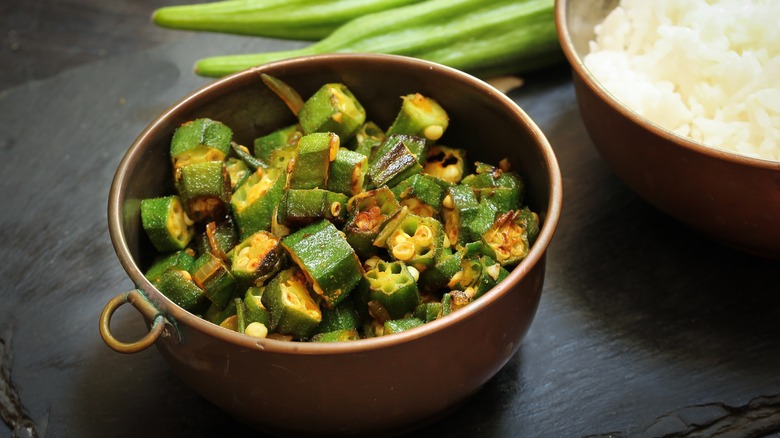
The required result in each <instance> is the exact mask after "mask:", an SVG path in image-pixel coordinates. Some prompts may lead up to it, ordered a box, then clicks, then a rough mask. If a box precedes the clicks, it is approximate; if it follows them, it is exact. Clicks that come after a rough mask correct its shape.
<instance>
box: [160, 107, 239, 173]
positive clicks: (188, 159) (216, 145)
mask: <svg viewBox="0 0 780 438" xmlns="http://www.w3.org/2000/svg"><path fill="white" fill-rule="evenodd" d="M232 137H233V131H232V130H231V129H230V128H229V127H228V126H227V125H225V124H223V123H222V122H218V121H216V120H211V119H208V118H201V119H196V120H192V121H190V122H187V123H184V124H183V125H181V126H180V127H178V128H177V129H176V131H175V132H174V133H173V139H171V149H170V154H171V161H172V163H173V169H174V173H175V171H176V170H177V169H180V168H182V167H185V166H189V165H190V164H197V163H205V162H208V161H224V160H225V158H226V157H227V155H228V153H229V152H230V141H231V139H232Z"/></svg>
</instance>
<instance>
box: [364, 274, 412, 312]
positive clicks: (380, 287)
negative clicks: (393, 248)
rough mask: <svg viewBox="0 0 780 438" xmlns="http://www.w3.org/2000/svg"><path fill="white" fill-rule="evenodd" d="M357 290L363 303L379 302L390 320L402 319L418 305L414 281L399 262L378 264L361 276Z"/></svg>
mask: <svg viewBox="0 0 780 438" xmlns="http://www.w3.org/2000/svg"><path fill="white" fill-rule="evenodd" d="M358 290H359V293H360V295H361V296H362V299H363V300H364V302H366V303H368V302H371V301H377V302H379V303H380V304H381V305H382V306H383V307H384V308H385V309H386V310H387V312H388V314H389V315H390V319H400V318H403V317H404V316H405V315H406V314H407V313H410V312H412V311H414V308H415V307H417V305H418V304H420V293H419V291H418V289H417V282H416V279H415V278H414V277H413V276H412V274H411V273H410V272H409V269H407V266H406V264H404V262H401V261H393V262H384V261H383V262H379V263H378V264H377V265H376V266H375V267H374V268H372V269H370V270H368V271H366V273H365V274H363V279H362V280H361V282H360V285H359V286H358Z"/></svg>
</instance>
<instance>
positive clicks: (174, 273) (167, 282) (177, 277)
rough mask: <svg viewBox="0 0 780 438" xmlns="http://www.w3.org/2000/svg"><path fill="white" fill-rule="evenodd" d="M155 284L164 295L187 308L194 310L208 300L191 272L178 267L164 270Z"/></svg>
mask: <svg viewBox="0 0 780 438" xmlns="http://www.w3.org/2000/svg"><path fill="white" fill-rule="evenodd" d="M154 285H155V287H157V289H159V291H160V292H162V293H163V295H165V296H166V297H168V299H170V300H171V301H173V302H174V303H176V305H178V306H180V307H181V308H183V309H185V310H189V311H194V310H195V309H197V308H198V307H199V306H200V305H201V304H202V303H204V302H206V301H207V300H206V294H204V293H203V290H202V289H201V288H200V287H198V285H197V284H195V283H194V282H193V281H192V276H190V273H189V272H187V271H185V270H182V269H178V268H176V267H172V268H170V269H168V270H166V271H165V272H163V273H162V275H160V277H159V278H158V279H157V281H155V282H154Z"/></svg>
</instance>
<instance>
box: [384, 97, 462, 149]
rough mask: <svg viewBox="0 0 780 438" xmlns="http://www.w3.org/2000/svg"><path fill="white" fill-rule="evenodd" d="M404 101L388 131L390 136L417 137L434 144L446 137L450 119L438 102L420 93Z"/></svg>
mask: <svg viewBox="0 0 780 438" xmlns="http://www.w3.org/2000/svg"><path fill="white" fill-rule="evenodd" d="M402 99H403V102H402V103H401V109H400V111H399V112H398V115H396V118H395V121H393V124H392V125H391V126H390V128H388V130H387V135H388V136H389V135H392V134H406V135H415V136H418V137H423V138H425V139H426V141H427V142H428V143H432V142H435V141H437V140H439V139H440V138H441V136H442V135H444V132H445V131H446V130H447V126H449V123H450V119H449V116H448V115H447V112H446V111H445V110H444V108H442V107H441V105H439V103H438V102H436V101H435V100H434V99H431V98H429V97H426V96H423V95H422V94H420V93H415V94H408V95H406V96H403V97H402Z"/></svg>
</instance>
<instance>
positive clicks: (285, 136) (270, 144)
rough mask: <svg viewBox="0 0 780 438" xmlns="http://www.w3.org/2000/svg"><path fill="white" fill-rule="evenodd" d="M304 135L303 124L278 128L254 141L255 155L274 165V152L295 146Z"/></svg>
mask: <svg viewBox="0 0 780 438" xmlns="http://www.w3.org/2000/svg"><path fill="white" fill-rule="evenodd" d="M302 135H303V131H302V130H301V126H300V125H299V124H297V123H296V124H294V125H290V126H285V127H284V128H280V129H277V130H275V131H273V132H271V133H270V134H266V135H264V136H262V137H258V138H256V139H255V141H254V151H253V152H254V156H255V157H257V158H258V159H260V160H262V161H263V162H264V163H268V164H269V165H272V162H273V160H272V159H271V158H272V154H273V152H274V151H277V150H280V149H287V148H290V147H293V148H294V147H295V145H297V144H298V140H299V139H300V138H301V136H302Z"/></svg>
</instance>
